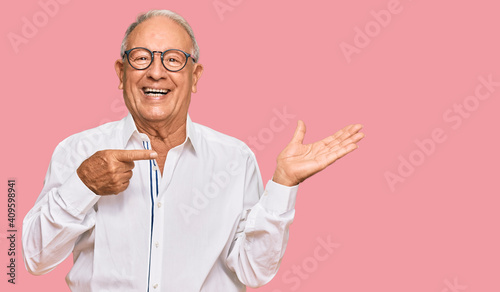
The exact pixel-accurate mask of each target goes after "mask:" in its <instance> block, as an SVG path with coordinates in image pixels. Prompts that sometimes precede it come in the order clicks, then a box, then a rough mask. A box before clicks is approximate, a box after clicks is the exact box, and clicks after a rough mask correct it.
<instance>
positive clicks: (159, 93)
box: [142, 87, 170, 97]
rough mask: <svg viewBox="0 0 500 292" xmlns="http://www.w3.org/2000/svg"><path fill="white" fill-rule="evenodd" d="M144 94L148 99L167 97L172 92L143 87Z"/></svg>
mask: <svg viewBox="0 0 500 292" xmlns="http://www.w3.org/2000/svg"><path fill="white" fill-rule="evenodd" d="M142 92H144V94H145V95H146V96H148V97H161V96H165V95H167V94H168V93H169V92H170V89H157V88H148V87H143V88H142Z"/></svg>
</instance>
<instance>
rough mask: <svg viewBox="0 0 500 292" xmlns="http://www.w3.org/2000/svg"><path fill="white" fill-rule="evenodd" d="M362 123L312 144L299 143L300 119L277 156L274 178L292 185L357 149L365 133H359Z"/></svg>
mask: <svg viewBox="0 0 500 292" xmlns="http://www.w3.org/2000/svg"><path fill="white" fill-rule="evenodd" d="M362 127H363V126H362V125H360V124H354V125H349V126H346V127H345V128H343V129H342V130H340V131H338V132H337V133H335V134H333V135H331V136H328V137H326V138H324V139H323V140H320V141H317V142H315V143H312V144H307V145H304V144H302V142H303V140H304V136H305V134H306V125H305V124H304V122H303V121H301V120H299V122H298V125H297V128H296V129H295V134H294V135H293V138H292V141H290V143H288V145H287V146H286V147H285V149H284V150H283V151H281V153H280V154H279V155H278V159H277V166H276V171H275V172H274V176H273V181H274V182H276V183H279V184H282V185H285V186H295V185H297V184H299V183H301V182H303V181H304V180H305V179H306V178H308V177H310V176H312V175H313V174H315V173H317V172H319V171H321V170H323V169H325V168H326V167H327V166H328V165H330V164H332V163H334V162H335V161H336V160H337V159H339V158H341V157H343V156H345V155H346V154H348V153H350V152H352V151H354V150H355V149H357V148H358V145H356V143H358V142H359V141H360V140H361V139H363V137H364V136H365V135H364V134H363V133H358V132H359V130H361V128H362Z"/></svg>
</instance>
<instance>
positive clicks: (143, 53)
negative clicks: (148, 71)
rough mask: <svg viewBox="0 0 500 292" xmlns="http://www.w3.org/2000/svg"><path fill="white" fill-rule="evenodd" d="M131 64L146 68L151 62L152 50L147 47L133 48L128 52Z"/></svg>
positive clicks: (135, 66) (138, 67)
mask: <svg viewBox="0 0 500 292" xmlns="http://www.w3.org/2000/svg"><path fill="white" fill-rule="evenodd" d="M128 60H129V62H130V65H132V67H134V68H136V69H144V68H146V67H148V66H149V64H151V52H149V51H148V50H145V49H140V48H139V49H133V50H132V51H130V53H129V54H128Z"/></svg>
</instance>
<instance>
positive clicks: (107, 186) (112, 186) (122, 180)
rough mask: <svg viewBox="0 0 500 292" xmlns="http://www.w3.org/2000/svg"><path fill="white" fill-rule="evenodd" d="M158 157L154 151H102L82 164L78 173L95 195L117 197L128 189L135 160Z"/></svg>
mask: <svg viewBox="0 0 500 292" xmlns="http://www.w3.org/2000/svg"><path fill="white" fill-rule="evenodd" d="M156 157H158V154H157V153H156V152H154V151H153V150H101V151H98V152H96V153H94V155H92V156H90V157H89V158H87V159H86V160H85V161H84V162H82V164H81V165H80V167H78V169H77V170H76V173H77V174H78V176H79V177H80V179H81V180H82V182H83V183H84V184H85V185H86V186H87V187H88V188H89V189H90V190H91V191H93V192H94V193H95V194H97V195H101V196H106V195H116V194H118V193H121V192H123V191H124V190H126V189H127V187H128V185H129V182H130V178H132V169H133V168H134V161H135V160H150V159H155V158H156Z"/></svg>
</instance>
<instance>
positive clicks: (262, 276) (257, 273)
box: [227, 155, 298, 288]
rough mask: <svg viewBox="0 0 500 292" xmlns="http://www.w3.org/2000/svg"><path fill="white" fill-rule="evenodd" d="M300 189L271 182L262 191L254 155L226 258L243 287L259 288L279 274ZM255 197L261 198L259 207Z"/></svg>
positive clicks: (249, 163)
mask: <svg viewBox="0 0 500 292" xmlns="http://www.w3.org/2000/svg"><path fill="white" fill-rule="evenodd" d="M297 189H298V186H293V187H287V186H283V185H280V184H277V183H275V182H273V181H272V180H270V181H269V182H268V183H267V185H266V189H265V190H264V191H263V190H262V180H261V176H260V172H259V169H258V166H257V163H256V161H255V156H253V155H251V157H250V158H249V161H248V162H247V173H246V177H245V206H244V207H245V208H244V209H245V211H244V212H243V214H242V217H241V219H240V223H239V225H238V229H237V233H236V238H235V240H234V241H233V245H232V248H231V250H230V253H229V255H228V257H227V265H228V267H229V268H230V269H231V270H232V271H234V272H235V273H236V275H237V276H238V279H239V280H240V281H241V282H242V283H243V284H245V285H247V286H249V287H252V288H256V287H260V286H262V285H264V284H266V283H268V282H269V281H271V279H272V278H273V277H274V276H275V275H276V273H277V272H278V268H279V265H280V263H281V259H282V258H283V255H284V252H285V249H286V246H287V242H288V230H289V226H290V224H291V223H292V221H293V218H294V215H295V209H294V206H295V199H296V195H297ZM255 194H257V195H258V196H260V198H259V197H257V199H258V202H257V203H256V204H255V199H256V198H255ZM252 202H253V206H252Z"/></svg>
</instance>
